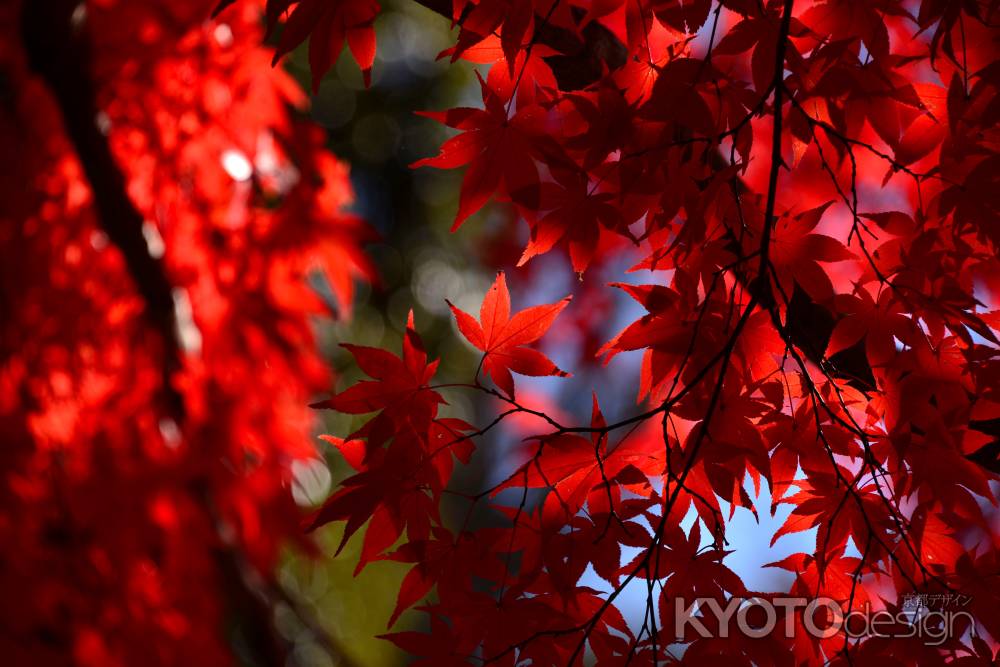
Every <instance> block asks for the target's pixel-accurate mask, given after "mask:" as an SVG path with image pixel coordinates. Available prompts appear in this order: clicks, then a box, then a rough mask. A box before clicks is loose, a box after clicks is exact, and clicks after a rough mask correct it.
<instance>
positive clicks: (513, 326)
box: [448, 271, 572, 398]
mask: <svg viewBox="0 0 1000 667" xmlns="http://www.w3.org/2000/svg"><path fill="white" fill-rule="evenodd" d="M571 298H572V297H566V298H565V299H563V300H562V301H558V302H556V303H550V304H545V305H541V306H532V307H530V308H525V309H524V310H522V311H520V312H519V313H515V314H514V316H513V317H511V316H510V292H508V291H507V279H506V278H505V277H504V274H503V271H501V272H499V273H498V274H497V279H496V282H494V283H493V286H492V287H491V288H490V289H489V291H488V292H486V296H485V297H484V298H483V305H482V307H481V308H480V309H479V322H476V320H475V318H473V317H472V315H469V314H468V313H466V312H465V311H464V310H462V309H461V308H458V307H456V306H454V305H453V304H452V303H451V302H449V303H448V305H449V306H451V311H452V312H453V313H454V314H455V321H456V322H457V323H458V329H459V331H461V332H462V335H463V336H465V337H466V339H468V341H469V342H470V343H472V344H473V345H475V346H476V347H477V348H478V349H480V350H482V351H483V352H485V354H484V355H483V361H482V368H483V370H484V371H486V373H487V374H488V375H489V376H490V377H491V378H493V382H495V383H496V385H497V386H498V387H500V388H501V389H502V390H503V391H505V392H506V393H507V395H508V396H510V397H511V398H513V396H514V378H513V377H512V376H511V374H510V372H511V371H514V372H515V373H520V374H521V375H532V376H536V377H537V376H542V375H557V376H559V377H568V376H569V373H566V372H565V371H561V370H559V368H558V367H557V366H556V365H555V364H554V363H552V360H550V359H549V358H548V357H546V356H545V355H544V354H542V353H541V352H539V351H538V350H535V349H533V348H530V347H526V346H527V345H528V344H530V343H534V342H535V341H537V340H538V339H539V338H541V337H542V336H543V335H544V334H545V332H546V331H548V329H549V327H551V326H552V322H553V321H555V319H556V317H557V316H558V315H559V313H561V312H562V309H563V308H565V307H566V304H568V303H569V300H570V299H571Z"/></svg>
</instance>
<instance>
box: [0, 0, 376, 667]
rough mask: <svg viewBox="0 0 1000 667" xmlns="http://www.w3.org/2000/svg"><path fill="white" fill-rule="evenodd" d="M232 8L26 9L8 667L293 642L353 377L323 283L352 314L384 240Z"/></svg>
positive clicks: (7, 85)
mask: <svg viewBox="0 0 1000 667" xmlns="http://www.w3.org/2000/svg"><path fill="white" fill-rule="evenodd" d="M74 7H75V10H74ZM64 9H65V10H66V11H65V12H63V10H64ZM212 9H213V4H212V3H211V2H204V1H201V0H180V1H176V2H169V3H162V2H153V3H146V2H142V3H134V2H119V1H118V0H104V1H101V2H88V3H86V4H85V5H83V4H81V5H76V3H68V4H67V3H63V2H53V3H34V2H24V3H21V2H13V3H4V6H3V8H2V9H0V35H2V39H0V43H2V46H0V73H2V78H3V84H2V87H3V90H4V95H3V98H4V103H3V105H2V110H0V151H2V154H3V155H4V157H5V163H6V167H5V169H4V177H3V178H2V179H0V190H2V192H0V230H2V231H0V257H2V260H0V275H2V292H0V311H2V315H0V339H2V341H3V342H2V350H3V352H2V355H0V433H2V440H3V446H2V451H3V453H2V455H0V469H2V482H0V489H2V491H0V493H2V496H3V507H4V511H3V518H2V519H0V543H2V544H3V545H4V548H3V555H2V556H0V560H2V565H0V587H2V589H3V591H4V599H3V602H2V603H0V626H2V628H3V630H2V632H0V655H2V656H3V659H2V661H3V662H4V664H9V665H27V664H31V665H65V664H78V665H100V666H102V667H108V666H110V665H136V664H150V665H179V664H206V665H208V664H211V665H222V664H232V663H233V662H234V661H235V657H234V650H233V645H232V644H231V642H230V639H231V636H230V633H232V632H234V630H233V628H236V630H235V632H237V633H243V635H244V636H245V637H246V638H247V639H246V640H244V643H245V644H246V646H247V648H245V649H244V650H245V651H250V652H252V653H253V654H255V655H259V656H268V655H281V653H282V652H283V651H284V648H282V647H281V645H280V644H278V643H275V641H276V637H277V636H276V635H275V634H274V632H273V630H272V629H271V614H272V611H271V608H270V604H269V603H264V602H262V601H261V596H262V595H263V596H265V597H266V596H268V595H271V593H270V592H269V590H270V589H269V588H268V587H269V585H270V584H269V582H271V581H272V577H273V572H274V568H275V565H276V562H277V557H278V550H279V548H280V547H281V546H282V545H283V544H287V543H288V542H289V541H293V542H301V540H300V535H301V531H300V529H299V522H300V511H299V509H298V508H297V506H296V505H295V503H294V502H293V500H292V496H291V494H290V493H289V487H290V483H291V477H292V475H291V472H290V470H291V465H292V464H293V463H294V462H296V461H303V460H314V459H315V457H316V452H315V448H314V446H313V444H312V442H311V438H310V434H311V429H312V428H313V423H314V415H313V413H311V411H310V410H309V409H308V407H307V403H308V401H309V399H310V397H311V396H313V395H315V394H316V393H317V392H321V391H324V390H325V389H326V388H328V387H329V383H330V381H331V375H330V372H329V370H328V369H327V367H326V365H325V363H324V362H323V360H322V359H321V357H320V355H319V353H318V351H317V349H316V343H315V341H314V334H313V329H312V323H311V320H314V319H315V318H316V317H324V316H329V314H330V310H331V307H332V304H327V303H325V302H324V301H323V300H321V299H320V298H319V297H318V296H317V294H316V293H315V292H313V291H312V290H311V289H309V287H308V286H307V284H306V277H307V276H308V275H309V274H311V273H314V272H322V273H323V274H324V275H325V277H326V278H327V282H328V283H329V285H330V286H331V288H332V290H333V292H334V294H335V295H336V297H337V301H338V304H337V307H339V308H340V309H342V310H344V311H347V310H348V309H349V308H350V305H351V301H352V298H353V297H352V289H353V286H354V284H355V281H356V280H358V279H365V278H366V276H367V275H368V274H369V271H370V268H369V264H368V261H367V259H366V258H365V257H364V255H363V253H362V251H361V246H362V244H363V243H364V242H365V241H366V240H368V239H370V238H372V236H373V235H372V232H371V231H370V230H369V229H368V228H367V227H366V226H365V225H364V223H362V222H361V221H360V220H358V219H357V218H355V217H352V216H351V215H349V214H346V213H345V212H344V211H343V208H344V207H345V206H346V205H347V204H348V203H349V202H350V201H351V198H352V193H351V188H350V183H349V180H348V173H347V168H346V166H345V165H343V164H341V163H340V162H338V161H337V159H336V158H335V157H334V156H333V155H332V154H330V153H329V152H327V151H326V150H325V149H324V141H325V138H324V133H323V132H322V131H320V130H319V129H318V128H316V127H314V126H311V125H309V124H307V123H305V122H304V121H302V120H301V119H300V118H299V117H298V116H297V114H296V113H295V112H294V111H293V108H294V107H302V106H303V105H304V103H305V101H306V100H305V98H304V95H303V93H302V92H301V90H300V89H299V88H298V86H297V84H296V83H295V82H294V81H293V80H292V79H291V77H289V76H288V75H287V74H286V73H285V72H284V71H283V70H281V69H272V68H271V67H270V63H271V59H272V51H271V50H270V49H268V48H266V47H263V46H262V45H261V41H262V39H263V36H264V34H263V28H262V24H261V7H257V6H254V5H253V3H250V4H249V5H247V6H242V7H239V8H234V10H233V11H231V12H229V13H227V15H226V17H225V19H224V20H218V21H209V20H208V19H209V16H210V14H211V11H212ZM63 26H65V28H66V29H70V28H71V29H72V32H71V33H70V34H65V32H64V29H63ZM254 577H256V579H255V578H254ZM261 582H263V583H261ZM272 644H273V646H272ZM267 659H268V660H271V659H272V658H267ZM274 659H275V660H277V658H274ZM275 664H277V663H275Z"/></svg>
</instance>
